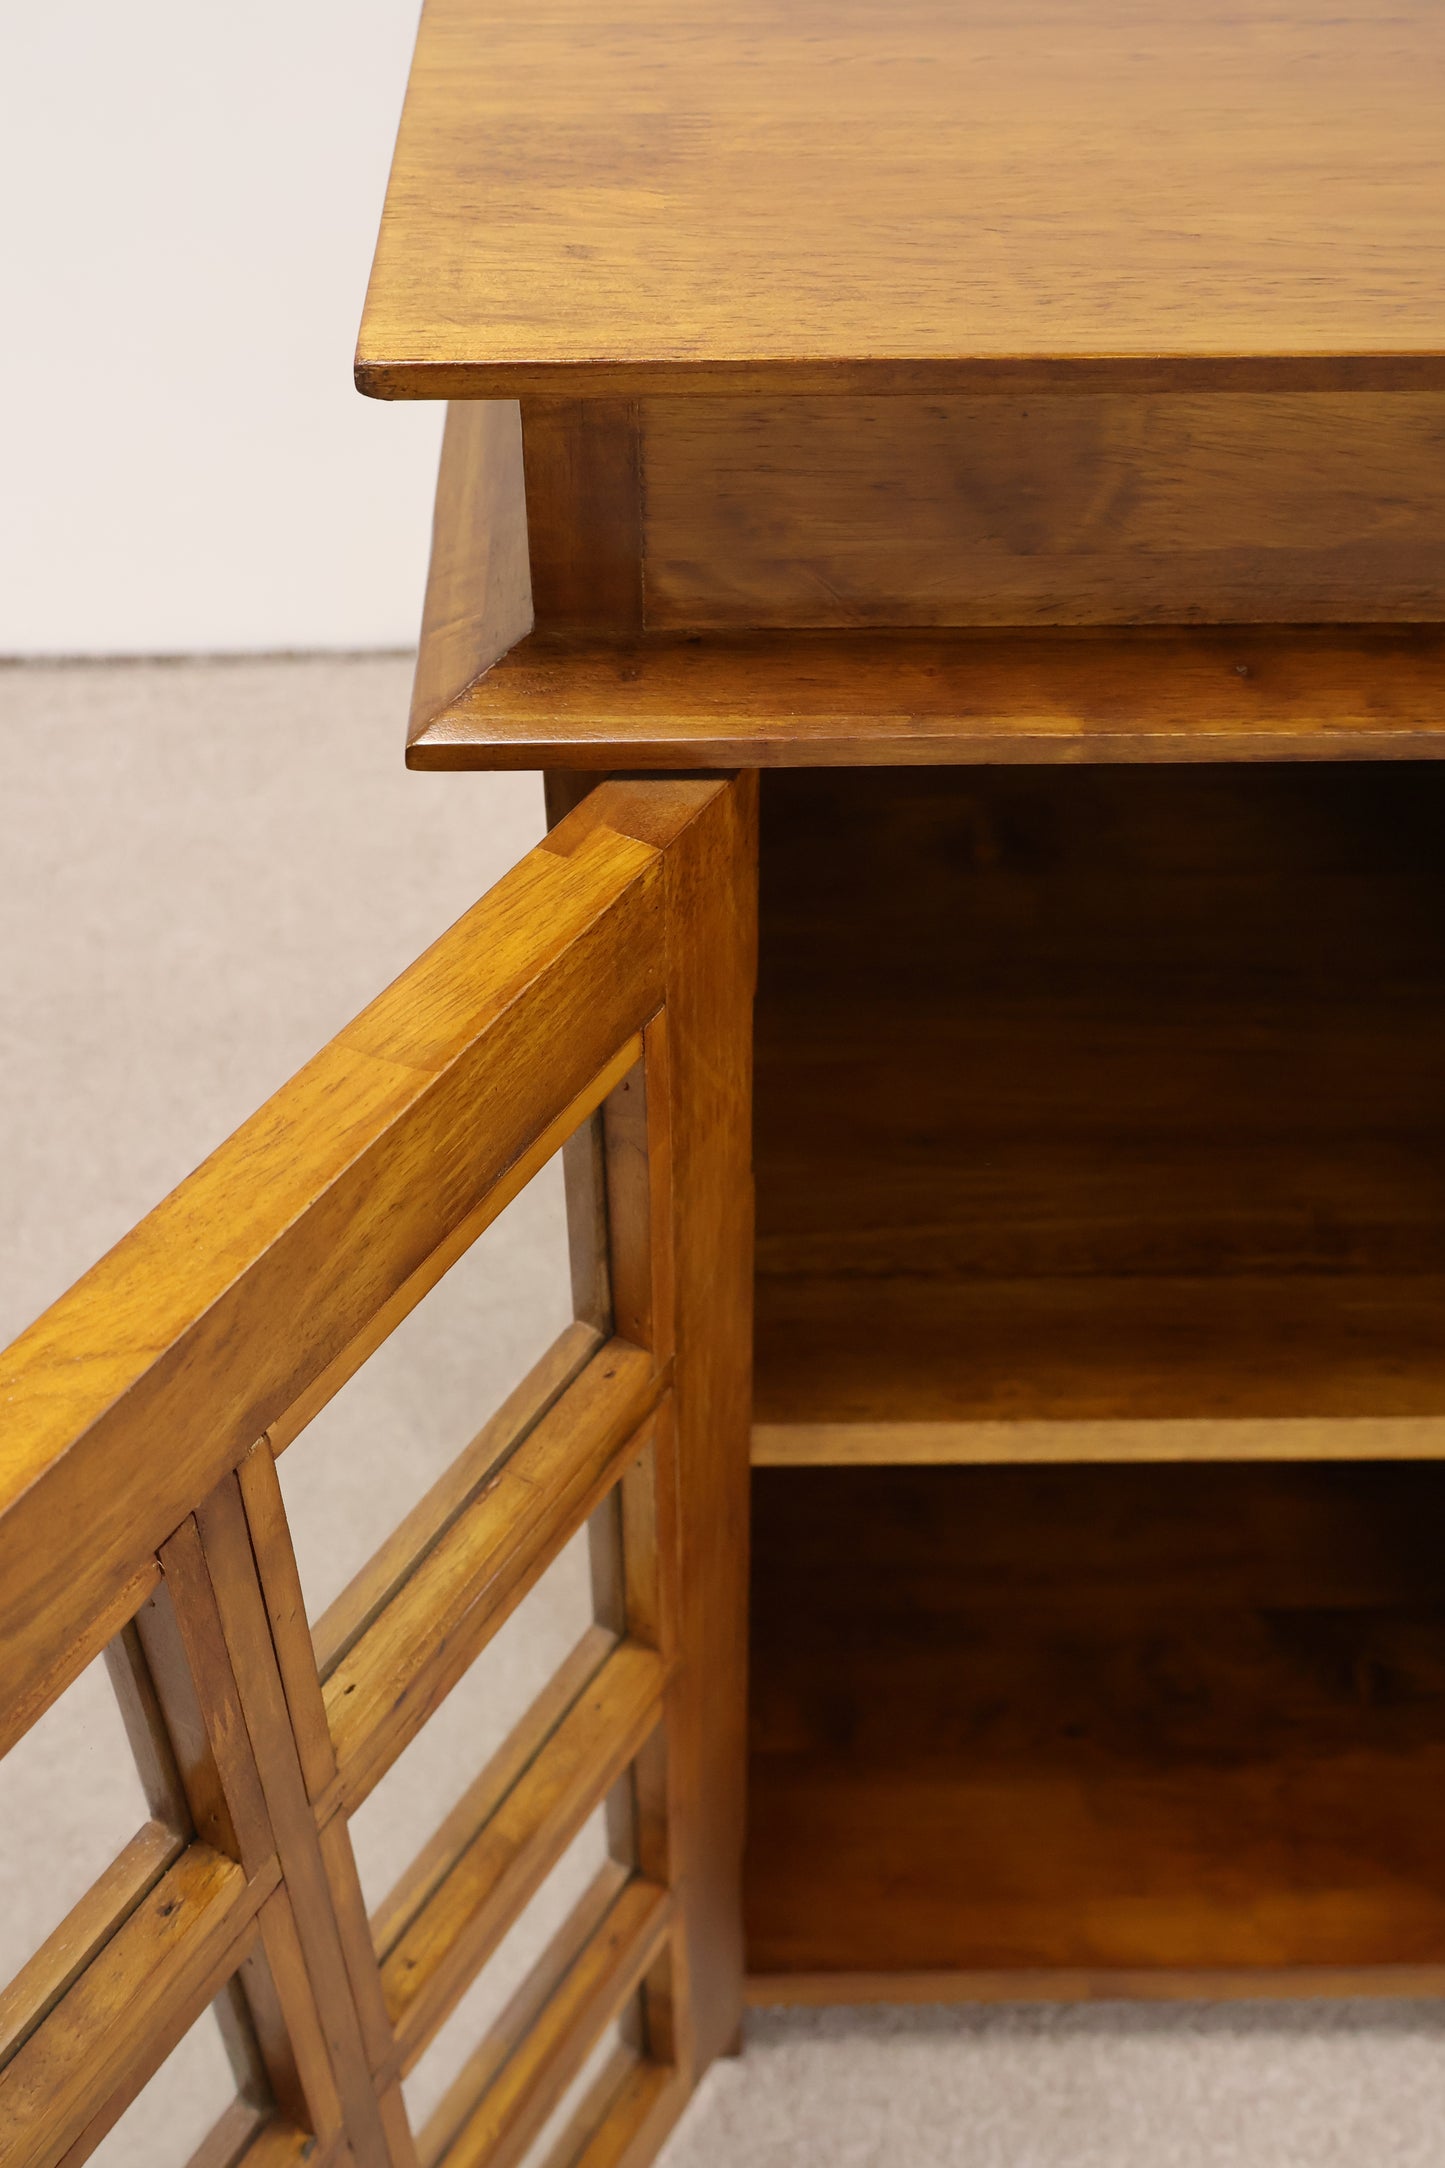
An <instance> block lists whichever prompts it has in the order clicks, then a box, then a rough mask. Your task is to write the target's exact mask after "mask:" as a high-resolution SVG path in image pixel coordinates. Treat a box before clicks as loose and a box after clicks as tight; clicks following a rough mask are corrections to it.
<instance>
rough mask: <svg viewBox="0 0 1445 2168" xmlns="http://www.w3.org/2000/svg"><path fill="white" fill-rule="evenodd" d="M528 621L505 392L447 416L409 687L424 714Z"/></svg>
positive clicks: (518, 476) (511, 421)
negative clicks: (423, 605)
mask: <svg viewBox="0 0 1445 2168" xmlns="http://www.w3.org/2000/svg"><path fill="white" fill-rule="evenodd" d="M531 629H532V573H531V561H530V555H529V550H528V540H527V508H526V500H525V494H524V490H523V484H522V424H521V415H520V413H519V411H518V408H517V405H516V402H515V400H507V399H496V400H482V401H478V402H476V403H474V404H470V405H468V404H458V405H456V406H453V407H452V408H451V409H450V410H449V412H448V414H447V421H446V429H445V432H444V434H443V438H442V454H441V464H440V467H439V469H438V474H437V494H436V506H435V510H434V512H433V515H432V546H431V564H430V570H429V572H428V576H427V588H426V608H425V610H424V612H423V616H422V626H421V645H420V649H419V651H418V656H417V675H416V684H415V688H414V694H413V712H414V713H415V714H422V713H434V712H435V711H436V710H437V709H438V708H444V707H445V706H446V705H447V704H448V702H449V701H451V700H454V699H455V698H456V696H457V694H458V693H460V692H463V691H465V689H466V687H467V686H468V685H470V684H471V683H472V682H473V681H474V679H476V678H477V677H479V676H480V675H481V673H482V672H483V671H484V670H488V669H490V667H491V665H492V664H493V663H494V662H495V661H496V660H497V658H498V656H500V655H505V654H506V652H507V649H508V648H509V647H513V646H515V644H516V642H517V641H518V640H520V639H522V638H523V637H524V636H525V635H526V634H527V633H528V632H530V631H531Z"/></svg>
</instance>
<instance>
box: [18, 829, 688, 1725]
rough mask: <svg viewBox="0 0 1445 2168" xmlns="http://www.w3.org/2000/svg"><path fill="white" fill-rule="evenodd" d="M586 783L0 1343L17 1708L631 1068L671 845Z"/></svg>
mask: <svg viewBox="0 0 1445 2168" xmlns="http://www.w3.org/2000/svg"><path fill="white" fill-rule="evenodd" d="M679 789H682V787H681V786H679ZM684 795H685V792H684ZM694 795H695V793H694ZM594 798H595V799H600V800H602V801H604V802H603V803H601V804H594V805H592V806H591V807H590V808H589V809H588V810H587V811H586V813H585V815H581V816H579V817H577V818H576V819H574V820H571V821H568V822H566V823H564V824H563V826H562V827H561V828H559V829H558V830H557V831H555V832H554V834H553V835H552V836H551V837H549V838H548V840H547V842H546V843H545V844H544V845H542V846H540V847H539V848H538V849H536V850H534V851H532V852H530V853H529V854H528V856H527V857H526V858H525V859H523V860H522V862H521V864H520V865H518V866H517V867H516V868H515V869H514V870H513V871H512V872H511V873H510V874H509V875H507V876H506V878H505V879H504V880H502V881H501V882H500V883H499V884H498V886H497V887H496V888H494V889H493V890H491V891H490V893H489V894H488V895H486V896H485V897H484V898H483V899H482V901H481V902H480V903H478V904H477V905H476V906H475V907H474V908H473V909H472V910H471V911H469V912H468V913H467V914H466V916H465V917H464V918H462V919H461V920H460V921H459V922H458V923H457V925H455V926H454V927H453V928H452V929H451V931H450V932H449V933H447V934H446V935H444V936H443V937H442V939H441V940H440V941H439V942H438V943H436V944H435V946H434V947H433V948H432V949H430V950H429V951H428V952H427V954H426V955H425V956H423V957H421V958H420V959H419V960H418V962H417V963H416V964H414V965H413V966H412V968H411V969H410V970H409V971H407V972H406V973H405V974H404V975H403V976H402V977H401V978H400V979H398V980H397V981H396V983H395V984H394V985H393V986H392V987H390V988H389V989H388V990H387V992H386V993H384V994H382V995H381V997H380V998H379V999H378V1000H377V1001H375V1002H373V1003H372V1005H371V1007H370V1008H368V1009H367V1010H365V1011H364V1012H363V1013H362V1015H361V1016H360V1017H358V1018H357V1019H356V1021H355V1022H354V1023H352V1024H351V1025H349V1026H348V1027H347V1029H346V1030H345V1031H343V1032H342V1033H341V1034H340V1035H339V1036H338V1037H337V1038H336V1039H334V1040H333V1041H332V1042H331V1044H330V1045H329V1046H327V1047H326V1048H324V1049H323V1051H322V1052H321V1053H320V1054H318V1055H317V1056H316V1057H315V1059H314V1060H313V1061H311V1062H309V1063H308V1064H307V1066H306V1067H305V1068H304V1069H302V1070H301V1071H300V1072H299V1073H298V1075H297V1076H296V1077H294V1078H293V1079H292V1081H291V1082H290V1083H289V1084H287V1085H286V1086H285V1087H284V1088H283V1089H282V1090H281V1091H280V1092H278V1093H277V1094H276V1096H275V1097H274V1098H273V1099H272V1100H270V1101H269V1102H268V1103H267V1105H266V1106H265V1107H263V1108H262V1109H261V1110H260V1112H259V1113H258V1114H256V1115H255V1116H254V1117H253V1118H252V1119H251V1120H250V1121H249V1122H247V1123H246V1124H245V1125H244V1126H243V1127H242V1128H241V1129H239V1130H238V1131H237V1132H236V1134H235V1135H234V1136H233V1137H232V1138H231V1139H230V1140H229V1141H228V1142H227V1143H225V1144H223V1145H222V1146H221V1147H220V1149H219V1150H218V1151H217V1152H215V1153H213V1154H212V1156H211V1157H210V1158H209V1159H208V1160H207V1161H205V1163H204V1164H203V1165H202V1166H201V1167H200V1168H198V1169H197V1171H196V1172H195V1173H194V1174H193V1175H192V1176H190V1178H189V1179H188V1180H187V1181H186V1182H184V1183H182V1185H181V1186H180V1188H179V1189H177V1190H175V1191H174V1192H173V1193H172V1194H171V1196H169V1197H168V1198H167V1199H166V1200H165V1201H164V1202H163V1203H162V1204H160V1205H158V1206H157V1208H156V1209H155V1211H154V1212H152V1213H151V1214H150V1215H149V1216H148V1217H147V1218H146V1219H145V1220H143V1221H142V1222H141V1224H140V1225H139V1226H138V1227H136V1228H135V1229H133V1230H132V1232H131V1233H130V1234H129V1235H127V1236H126V1237H125V1239H124V1240H123V1241H122V1242H121V1243H119V1244H118V1245H117V1247H116V1248H115V1249H114V1250H112V1251H111V1253H110V1255H109V1256H108V1257H106V1258H103V1259H102V1260H101V1262H100V1263H99V1264H98V1265H96V1266H94V1267H93V1269H92V1270H91V1271H90V1272H88V1273H87V1274H86V1275H85V1277H84V1278H83V1279H82V1280H80V1281H79V1282H78V1283H77V1284H76V1286H75V1287H73V1288H72V1289H71V1290H70V1292H69V1294H67V1295H65V1296H64V1297H63V1298H62V1299H61V1300H60V1301H59V1302H58V1303H57V1304H55V1306H54V1307H53V1308H52V1309H50V1310H49V1311H47V1312H46V1314H45V1315H44V1316H43V1317H42V1318H40V1319H39V1320H38V1322H37V1323H36V1324H34V1325H33V1326H31V1328H30V1329H29V1331H28V1332H26V1333H24V1334H22V1335H21V1337H20V1339H19V1340H17V1341H16V1342H15V1343H14V1344H13V1346H11V1347H10V1348H9V1349H8V1350H6V1351H5V1353H4V1354H3V1355H0V1411H3V1418H4V1420H3V1431H0V1645H3V1646H4V1648H5V1650H6V1673H5V1678H4V1682H3V1686H0V1724H3V1723H4V1721H5V1719H6V1718H7V1717H8V1716H10V1715H11V1714H12V1712H14V1711H15V1710H17V1709H21V1708H23V1709H24V1710H25V1711H26V1712H27V1721H28V1720H33V1717H34V1716H36V1715H38V1714H39V1713H40V1708H41V1707H43V1705H44V1696H45V1695H47V1694H53V1693H55V1692H59V1691H60V1690H61V1688H62V1687H63V1686H64V1685H65V1684H66V1683H67V1679H68V1676H69V1675H73V1674H67V1673H65V1672H64V1668H63V1660H64V1659H65V1657H66V1656H67V1653H68V1652H69V1651H70V1650H71V1649H72V1648H73V1647H74V1646H75V1645H76V1644H77V1643H78V1642H79V1641H80V1639H81V1637H82V1636H83V1635H84V1634H85V1633H86V1632H87V1630H88V1629H91V1628H93V1627H94V1625H95V1622H96V1621H97V1620H98V1619H100V1618H101V1617H102V1616H104V1617H105V1618H106V1619H107V1620H109V1619H110V1616H111V1612H112V1611H113V1610H114V1608H115V1607H116V1606H117V1604H122V1608H121V1611H120V1615H119V1616H117V1617H115V1619H114V1621H113V1623H110V1625H109V1631H110V1632H114V1631H115V1630H116V1629H117V1628H118V1626H119V1625H120V1624H122V1623H123V1622H124V1617H125V1616H126V1615H127V1613H126V1611H125V1610H124V1608H123V1603H124V1602H125V1601H130V1598H129V1596H127V1594H126V1591H127V1590H128V1588H129V1586H130V1584H133V1583H134V1582H135V1581H136V1577H137V1576H139V1575H142V1574H144V1573H145V1572H147V1571H148V1570H151V1568H150V1561H151V1560H152V1559H153V1557H154V1554H155V1553H156V1551H157V1550H158V1549H159V1548H160V1546H161V1544H162V1543H164V1541H165V1540H166V1538H167V1537H168V1536H169V1535H170V1534H171V1533H172V1531H173V1530H174V1529H175V1528H176V1527H177V1526H178V1525H179V1524H180V1522H181V1520H182V1519H183V1518H184V1516H185V1515H186V1514H187V1513H188V1512H190V1511H191V1510H192V1509H193V1508H194V1507H195V1505H196V1504H197V1503H198V1501H199V1500H200V1499H201V1498H203V1497H204V1496H205V1495H206V1494H207V1493H208V1492H209V1490H210V1489H211V1488H212V1487H213V1486H214V1485H215V1484H216V1483H217V1482H219V1480H220V1479H221V1477H222V1476H223V1475H224V1474H225V1473H226V1471H227V1470H228V1469H229V1468H233V1467H235V1466H236V1464H237V1462H238V1461H239V1460H240V1458H241V1456H242V1455H243V1454H244V1453H245V1452H246V1451H247V1450H248V1449H249V1448H250V1446H251V1445H252V1444H253V1442H254V1441H255V1440H256V1439H257V1438H259V1437H261V1436H262V1435H263V1434H264V1433H265V1432H266V1431H267V1430H268V1429H269V1428H270V1427H271V1426H273V1425H277V1426H280V1428H279V1429H278V1432H277V1436H278V1439H279V1438H280V1437H281V1436H282V1435H283V1433H287V1432H288V1430H289V1429H292V1428H294V1424H295V1421H296V1414H295V1411H296V1410H297V1408H298V1404H300V1403H302V1402H303V1400H304V1398H305V1396H306V1395H308V1394H320V1396H321V1397H324V1396H325V1393H326V1392H327V1391H329V1390H330V1389H331V1387H332V1386H333V1385H334V1384H335V1383H337V1382H339V1381H340V1379H341V1377H342V1376H343V1375H345V1374H346V1371H347V1365H348V1363H350V1362H351V1361H352V1358H353V1357H355V1358H356V1359H358V1360H359V1359H360V1354H361V1353H364V1352H365V1351H366V1346H367V1345H368V1344H369V1343H368V1342H367V1339H366V1336H367V1334H368V1332H369V1330H371V1329H373V1328H374V1323H375V1321H376V1320H378V1319H381V1320H382V1328H383V1329H384V1327H385V1325H386V1324H388V1323H390V1322H394V1321H395V1318H394V1314H393V1309H389V1308H388V1305H393V1306H395V1305H396V1303H397V1302H398V1301H399V1302H400V1303H401V1305H402V1306H403V1307H404V1306H405V1305H406V1303H408V1302H409V1301H411V1300H413V1299H415V1297H416V1296H417V1295H418V1294H419V1293H421V1292H423V1291H424V1287H425V1285H426V1284H427V1274H428V1271H429V1269H430V1266H429V1260H437V1261H438V1262H439V1264H444V1263H447V1262H450V1261H451V1258H452V1257H453V1255H454V1254H456V1252H457V1249H458V1246H459V1245H460V1244H462V1243H464V1242H465V1240H467V1239H470V1236H471V1234H472V1233H474V1232H475V1231H476V1229H477V1227H478V1226H479V1225H480V1224H481V1223H482V1221H483V1220H484V1218H485V1214H486V1210H487V1207H488V1200H489V1199H492V1198H495V1197H498V1196H501V1195H503V1194H504V1193H510V1188H509V1186H510V1187H515V1185H516V1184H517V1182H518V1181H519V1180H520V1179H521V1178H522V1177H523V1176H524V1175H525V1174H526V1173H527V1172H530V1171H531V1169H532V1167H533V1163H534V1162H533V1156H532V1155H533V1154H534V1153H535V1151H536V1149H538V1146H539V1139H541V1140H543V1141H544V1143H545V1145H546V1147H547V1149H551V1148H552V1147H553V1146H554V1145H555V1144H556V1143H557V1142H560V1136H561V1130H562V1129H563V1128H564V1127H565V1126H566V1123H567V1122H568V1121H571V1120H572V1119H573V1118H574V1117H575V1116H577V1115H578V1114H579V1111H581V1110H585V1108H586V1106H587V1105H588V1104H590V1103H592V1100H593V1097H594V1095H600V1094H601V1093H602V1092H603V1091H605V1089H606V1088H607V1082H608V1079H609V1078H610V1077H611V1076H612V1075H613V1070H614V1066H615V1065H616V1064H617V1063H622V1064H624V1065H629V1064H630V1063H631V1062H632V1061H633V1060H635V1056H636V1047H635V1044H634V1043H633V1042H634V1041H635V1039H636V1035H637V1033H638V1032H639V1031H640V1030H641V1028H642V1026H643V1025H644V1024H645V1023H646V1021H647V1019H648V1018H649V1017H650V1016H652V1015H653V1014H655V1013H656V1011H657V1009H658V1008H659V1007H660V1006H661V1005H662V1003H663V999H664V995H665V990H666V956H667V943H666V939H665V937H664V928H663V919H664V895H663V887H664V883H663V878H662V871H661V865H662V860H661V854H660V851H659V849H658V848H657V847H656V846H655V845H653V844H651V843H648V842H642V841H639V840H637V839H636V838H635V837H633V836H631V835H627V834H623V833H621V832H619V831H618V830H615V829H613V828H611V827H609V826H608V824H607V812H608V807H609V806H613V807H615V808H617V809H618V813H619V818H620V817H621V815H622V812H623V810H624V809H625V806H624V801H625V793H623V795H622V796H621V797H619V796H618V794H617V791H616V790H613V789H604V790H603V791H600V792H597V793H594ZM439 1253H440V1256H439ZM144 1594H145V1590H144V1589H143V1588H142V1589H140V1591H139V1593H137V1594H135V1595H134V1600H133V1601H132V1602H131V1604H130V1607H131V1609H134V1608H135V1605H137V1604H138V1603H139V1602H140V1601H141V1600H143V1597H144ZM57 1664H60V1665H61V1666H62V1669H61V1670H59V1671H57V1669H56V1667H57ZM37 1695H40V1697H41V1698H40V1700H39V1701H38V1703H37V1698H36V1697H37Z"/></svg>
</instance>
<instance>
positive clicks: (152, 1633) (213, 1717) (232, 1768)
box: [136, 1518, 275, 1874]
mask: <svg viewBox="0 0 1445 2168" xmlns="http://www.w3.org/2000/svg"><path fill="white" fill-rule="evenodd" d="M161 1564H162V1566H163V1568H164V1571H165V1580H164V1582H163V1583H162V1585H161V1587H160V1588H158V1589H157V1590H156V1592H155V1594H154V1596H152V1597H151V1598H150V1599H149V1600H148V1601H147V1602H146V1603H145V1604H144V1605H143V1606H142V1608H141V1610H140V1612H139V1613H138V1614H137V1617H136V1626H137V1630H138V1632H139V1634H140V1638H141V1645H142V1647H143V1648H144V1650H145V1656H146V1662H147V1664H148V1666H149V1668H150V1674H151V1678H152V1680H153V1681H154V1684H155V1690H156V1698H157V1700H158V1701H159V1703H160V1707H161V1710H162V1712H163V1714H164V1716H165V1721H166V1729H167V1732H168V1733H169V1736H170V1741H171V1747H172V1749H173V1751H174V1753H175V1757H176V1761H177V1763H178V1765H179V1768H180V1772H181V1780H182V1782H183V1784H184V1785H185V1789H186V1797H187V1800H188V1802H189V1805H190V1810H191V1819H192V1821H193V1823H194V1826H195V1830H196V1834H197V1835H198V1836H199V1837H202V1838H203V1839H204V1840H205V1842H206V1843H207V1844H211V1845H214V1846H215V1848H216V1850H217V1851H218V1852H224V1853H226V1854H227V1856H228V1857H229V1858H231V1859H238V1860H239V1861H240V1862H241V1864H242V1866H243V1867H244V1868H245V1869H246V1871H247V1873H248V1874H254V1873H255V1871H256V1869H257V1867H258V1866H259V1864H260V1863H261V1862H262V1861H263V1860H268V1859H270V1858H271V1857H272V1855H273V1853H274V1849H275V1847H274V1844H273V1841H272V1836H271V1824H270V1819H269V1817H268V1815H267V1813H266V1802H265V1797H264V1795H263V1793H262V1790H261V1782H260V1778H259V1777H258V1775H257V1773H256V1764H255V1761H254V1759H253V1757H252V1753H251V1743H250V1739H249V1737H248V1736H247V1732H246V1722H245V1718H244V1717H243V1715H242V1713H241V1701H240V1695H239V1693H238V1691H237V1687H236V1676H235V1673H234V1671H233V1670H232V1668H231V1659H230V1654H229V1652H228V1650H227V1647H226V1639H225V1635H224V1634H223V1632H222V1630H221V1621H220V1618H219V1616H218V1614H217V1611H216V1599H215V1594H214V1591H213V1590H212V1587H211V1581H210V1576H209V1575H208V1573H207V1572H206V1564H205V1560H204V1558H203V1557H202V1555H201V1541H200V1534H199V1531H198V1530H197V1527H196V1523H195V1520H194V1518H188V1519H186V1520H184V1521H183V1522H182V1523H181V1525H180V1527H179V1528H178V1529H177V1530H176V1533H175V1534H174V1535H173V1536H172V1537H171V1540H170V1542H169V1543H167V1544H165V1545H164V1546H163V1548H162V1550H161Z"/></svg>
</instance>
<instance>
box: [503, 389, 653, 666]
mask: <svg viewBox="0 0 1445 2168" xmlns="http://www.w3.org/2000/svg"><path fill="white" fill-rule="evenodd" d="M639 427H640V425H639V418H638V412H637V409H636V407H635V406H634V405H633V404H632V403H631V402H630V401H627V400H616V399H602V400H597V399H586V400H582V399H529V400H527V401H526V403H525V404H524V406H523V408H522V437H523V446H524V451H525V457H526V469H527V535H528V543H529V546H530V550H531V562H532V592H533V598H534V603H535V608H536V614H537V621H538V623H539V624H542V625H545V626H546V627H547V628H548V630H549V631H552V632H562V633H572V634H576V633H586V632H595V631H599V630H605V631H607V632H610V633H613V634H623V635H625V634H627V633H630V632H638V631H640V630H641V627H642V470H641V457H642V453H641V440H640V434H639Z"/></svg>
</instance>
